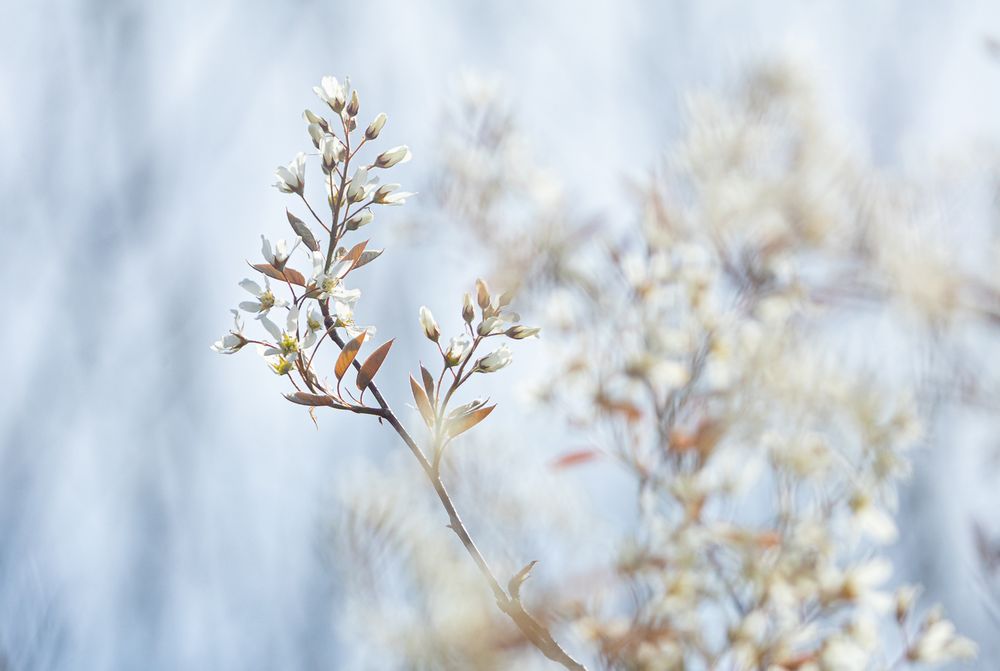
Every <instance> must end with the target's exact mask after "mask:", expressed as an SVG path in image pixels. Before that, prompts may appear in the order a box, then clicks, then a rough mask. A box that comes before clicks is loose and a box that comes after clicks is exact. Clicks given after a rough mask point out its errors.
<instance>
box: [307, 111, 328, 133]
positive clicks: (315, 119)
mask: <svg viewBox="0 0 1000 671" xmlns="http://www.w3.org/2000/svg"><path fill="white" fill-rule="evenodd" d="M302 118H303V119H305V120H306V123H309V124H316V125H317V126H319V127H320V128H322V129H323V132H327V131H329V130H330V124H329V123H327V121H326V119H324V118H323V117H321V116H319V115H318V114H313V112H312V110H306V111H304V112H303V113H302Z"/></svg>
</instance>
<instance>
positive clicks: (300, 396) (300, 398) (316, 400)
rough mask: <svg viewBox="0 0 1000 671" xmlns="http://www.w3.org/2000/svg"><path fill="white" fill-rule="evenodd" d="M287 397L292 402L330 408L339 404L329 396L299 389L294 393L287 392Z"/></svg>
mask: <svg viewBox="0 0 1000 671" xmlns="http://www.w3.org/2000/svg"><path fill="white" fill-rule="evenodd" d="M285 398H287V399H288V400H289V401H291V402H292V403H298V404H299V405H310V406H319V405H323V406H327V407H330V408H336V407H337V406H338V404H337V403H336V402H335V401H334V400H333V399H332V398H331V397H329V396H321V395H319V394H307V393H306V392H304V391H297V392H295V393H294V394H285Z"/></svg>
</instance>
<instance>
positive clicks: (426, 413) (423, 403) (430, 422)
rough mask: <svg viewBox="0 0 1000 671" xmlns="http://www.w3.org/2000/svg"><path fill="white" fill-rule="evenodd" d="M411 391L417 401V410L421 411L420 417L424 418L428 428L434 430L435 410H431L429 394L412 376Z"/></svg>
mask: <svg viewBox="0 0 1000 671" xmlns="http://www.w3.org/2000/svg"><path fill="white" fill-rule="evenodd" d="M410 390H411V391H412V392H413V400H414V401H416V403H417V410H419V411H420V416H421V417H423V418H424V423H425V424H427V428H428V429H432V428H434V410H433V409H432V408H431V402H430V401H429V400H428V398H427V392H426V391H424V388H423V387H421V386H420V383H419V382H417V381H416V380H415V379H413V376H412V375H411V376H410Z"/></svg>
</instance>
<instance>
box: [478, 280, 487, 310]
mask: <svg viewBox="0 0 1000 671" xmlns="http://www.w3.org/2000/svg"><path fill="white" fill-rule="evenodd" d="M476 301H477V302H478V303H479V307H480V308H481V309H483V310H485V309H486V308H487V307H489V305H490V289H489V287H488V286H486V282H484V281H483V280H481V279H480V280H476Z"/></svg>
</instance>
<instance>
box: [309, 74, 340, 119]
mask: <svg viewBox="0 0 1000 671" xmlns="http://www.w3.org/2000/svg"><path fill="white" fill-rule="evenodd" d="M313 91H315V92H316V95H317V96H319V99H320V100H322V101H323V102H325V103H326V104H327V105H329V106H330V109H332V110H333V111H334V112H336V113H337V114H340V112H341V110H343V109H344V102H345V101H346V98H345V97H344V87H343V86H341V85H340V82H338V81H337V78H336V77H331V76H329V75H327V76H326V77H323V79H321V80H320V83H319V86H314V87H313Z"/></svg>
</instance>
